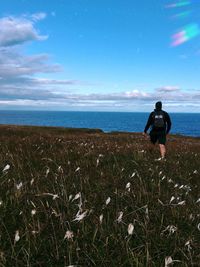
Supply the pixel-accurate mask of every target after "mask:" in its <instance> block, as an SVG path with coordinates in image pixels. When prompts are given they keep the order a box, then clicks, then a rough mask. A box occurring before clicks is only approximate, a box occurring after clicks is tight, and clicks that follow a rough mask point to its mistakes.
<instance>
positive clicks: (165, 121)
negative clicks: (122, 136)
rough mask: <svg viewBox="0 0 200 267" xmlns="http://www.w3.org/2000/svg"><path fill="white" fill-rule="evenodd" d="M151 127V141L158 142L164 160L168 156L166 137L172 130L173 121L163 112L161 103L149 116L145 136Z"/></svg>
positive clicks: (158, 103) (157, 104)
mask: <svg viewBox="0 0 200 267" xmlns="http://www.w3.org/2000/svg"><path fill="white" fill-rule="evenodd" d="M150 126H151V130H150V133H149V135H150V140H151V143H152V144H154V145H155V144H156V142H158V144H159V148H160V154H161V158H160V159H164V158H165V155H166V147H165V143H166V135H167V134H168V133H169V131H170V129H171V119H170V116H169V114H168V113H167V112H166V111H164V110H162V102H161V101H159V102H157V103H156V104H155V109H154V111H152V112H151V113H150V115H149V119H148V121H147V124H146V126H145V129H144V133H143V134H144V135H145V136H146V135H147V131H148V129H149V128H150Z"/></svg>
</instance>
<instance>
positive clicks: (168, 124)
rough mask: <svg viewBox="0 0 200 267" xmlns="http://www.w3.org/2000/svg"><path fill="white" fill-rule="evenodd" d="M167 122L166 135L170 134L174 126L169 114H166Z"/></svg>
mask: <svg viewBox="0 0 200 267" xmlns="http://www.w3.org/2000/svg"><path fill="white" fill-rule="evenodd" d="M166 122H167V130H166V134H168V133H169V131H170V130H171V126H172V123H171V119H170V116H169V114H168V113H166Z"/></svg>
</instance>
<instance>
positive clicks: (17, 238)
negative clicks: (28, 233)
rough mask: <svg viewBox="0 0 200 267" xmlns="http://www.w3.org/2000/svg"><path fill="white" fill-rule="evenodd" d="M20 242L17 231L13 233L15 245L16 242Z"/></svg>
mask: <svg viewBox="0 0 200 267" xmlns="http://www.w3.org/2000/svg"><path fill="white" fill-rule="evenodd" d="M19 240H20V236H19V230H17V231H16V232H15V243H16V242H18V241H19Z"/></svg>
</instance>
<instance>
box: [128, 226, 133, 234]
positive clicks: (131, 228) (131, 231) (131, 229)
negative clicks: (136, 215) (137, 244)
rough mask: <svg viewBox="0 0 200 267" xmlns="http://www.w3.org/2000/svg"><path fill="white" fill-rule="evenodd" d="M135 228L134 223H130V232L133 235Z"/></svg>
mask: <svg viewBox="0 0 200 267" xmlns="http://www.w3.org/2000/svg"><path fill="white" fill-rule="evenodd" d="M133 230H134V225H133V224H132V223H129V225H128V234H129V235H132V234H133Z"/></svg>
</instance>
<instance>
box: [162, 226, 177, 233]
mask: <svg viewBox="0 0 200 267" xmlns="http://www.w3.org/2000/svg"><path fill="white" fill-rule="evenodd" d="M177 229H178V228H177V227H176V226H174V225H168V226H167V227H166V228H165V229H164V230H163V231H162V234H163V233H164V232H166V231H168V232H169V234H170V235H171V234H174V233H175V232H176V231H177Z"/></svg>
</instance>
